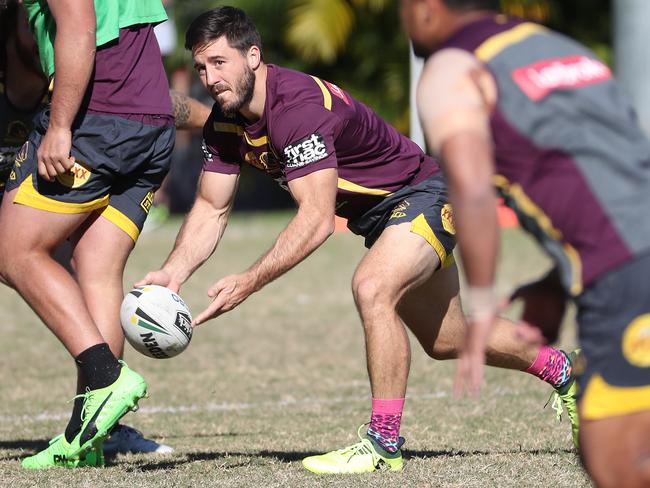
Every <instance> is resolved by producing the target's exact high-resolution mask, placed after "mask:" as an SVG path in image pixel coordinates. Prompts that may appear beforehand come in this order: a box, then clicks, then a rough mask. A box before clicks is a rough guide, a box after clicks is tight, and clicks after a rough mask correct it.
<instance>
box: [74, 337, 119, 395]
mask: <svg viewBox="0 0 650 488" xmlns="http://www.w3.org/2000/svg"><path fill="white" fill-rule="evenodd" d="M74 360H75V362H76V363H77V366H79V368H80V369H81V373H82V374H83V377H84V378H85V379H86V383H87V386H88V388H90V389H91V390H97V389H98V388H104V387H105V386H108V385H110V384H112V383H114V382H115V380H117V378H118V377H119V376H120V368H121V367H122V366H121V365H120V363H119V362H118V361H117V359H116V358H115V356H113V353H112V352H111V350H110V348H109V347H108V344H106V343H105V342H104V343H102V344H95V345H94V346H92V347H89V348H88V349H86V350H85V351H84V352H82V353H81V354H79V355H78V356H77V357H76V358H74Z"/></svg>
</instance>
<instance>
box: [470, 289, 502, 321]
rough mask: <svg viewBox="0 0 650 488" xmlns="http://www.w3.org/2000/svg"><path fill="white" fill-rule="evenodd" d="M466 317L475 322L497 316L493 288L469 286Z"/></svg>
mask: <svg viewBox="0 0 650 488" xmlns="http://www.w3.org/2000/svg"><path fill="white" fill-rule="evenodd" d="M466 296H467V306H466V314H467V316H468V317H469V318H470V319H472V320H475V321H482V320H487V319H490V318H492V317H494V316H495V315H496V314H497V299H496V291H495V290H494V286H492V285H490V286H470V287H468V288H467V293H466Z"/></svg>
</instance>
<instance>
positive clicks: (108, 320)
mask: <svg viewBox="0 0 650 488" xmlns="http://www.w3.org/2000/svg"><path fill="white" fill-rule="evenodd" d="M74 240H75V246H74V253H73V260H74V263H75V275H76V279H77V282H78V283H79V286H80V287H81V289H82V291H83V294H84V299H85V301H86V303H87V305H88V309H89V310H90V313H91V315H92V316H93V318H94V320H95V323H96V324H97V327H98V328H99V331H100V332H101V334H102V336H103V337H104V339H105V340H106V342H107V343H108V345H109V346H110V349H111V351H112V352H113V354H114V355H115V357H117V358H120V359H121V358H122V357H123V354H124V333H123V332H122V327H121V325H120V305H121V302H122V299H123V298H124V291H123V285H122V284H123V278H124V268H125V266H126V261H127V259H128V256H129V254H130V253H131V250H132V249H133V247H134V245H135V242H134V241H133V238H132V237H131V236H130V235H128V234H127V233H125V232H124V231H123V230H121V229H120V228H119V227H117V226H116V225H115V224H114V223H113V222H111V221H109V220H107V219H106V218H104V217H102V216H101V215H99V213H98V212H96V213H95V214H93V216H91V217H90V218H89V219H88V222H87V223H85V225H84V226H83V227H82V228H81V229H80V231H79V232H78V233H77V234H76V235H75V239H74ZM98 257H101V259H98ZM85 387H86V384H85V381H84V379H83V377H82V375H81V372H80V371H78V381H77V393H81V392H83V391H84V389H85ZM80 403H81V402H79V401H76V402H75V406H74V408H73V414H72V416H71V418H70V421H69V422H68V426H67V427H66V437H69V436H70V435H71V434H73V433H74V434H76V432H78V431H79V429H80V428H81V422H80V415H79V412H80V408H81V405H80ZM103 450H104V452H105V453H106V455H113V454H117V453H118V452H136V453H141V452H145V453H149V452H156V453H163V454H164V453H169V452H173V449H172V448H171V447H169V446H167V445H164V444H159V443H157V442H155V441H153V440H151V439H147V438H145V437H144V436H143V435H142V433H140V432H139V431H137V430H135V429H133V428H131V427H129V426H127V425H121V424H118V425H116V426H115V428H114V429H113V430H112V432H111V435H110V437H109V438H107V439H106V440H105V441H104V443H103Z"/></svg>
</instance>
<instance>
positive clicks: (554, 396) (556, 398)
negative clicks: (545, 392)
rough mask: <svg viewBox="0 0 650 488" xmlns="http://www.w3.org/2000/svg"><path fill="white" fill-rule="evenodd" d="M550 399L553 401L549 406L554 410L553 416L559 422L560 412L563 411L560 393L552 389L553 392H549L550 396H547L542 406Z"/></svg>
mask: <svg viewBox="0 0 650 488" xmlns="http://www.w3.org/2000/svg"><path fill="white" fill-rule="evenodd" d="M551 400H553V403H551V408H552V409H553V410H555V418H556V419H557V421H558V422H561V421H562V414H563V413H564V406H563V402H562V397H560V394H559V393H558V392H557V391H554V392H553V393H551V396H550V397H548V400H547V401H546V403H545V404H544V408H546V407H547V406H548V404H549V403H550V402H551Z"/></svg>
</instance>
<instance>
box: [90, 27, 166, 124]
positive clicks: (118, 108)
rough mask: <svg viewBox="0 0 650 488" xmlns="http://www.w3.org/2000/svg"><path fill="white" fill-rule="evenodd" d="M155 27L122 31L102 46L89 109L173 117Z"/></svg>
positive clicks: (97, 59) (96, 58)
mask: <svg viewBox="0 0 650 488" xmlns="http://www.w3.org/2000/svg"><path fill="white" fill-rule="evenodd" d="M153 28H154V26H153V25H152V24H139V25H132V26H130V27H126V28H124V29H120V37H119V39H116V40H115V41H111V42H110V43H108V44H105V45H103V46H100V47H99V48H98V49H97V54H96V56H95V70H94V72H93V77H92V79H91V81H90V83H89V91H90V101H89V103H88V109H89V110H90V111H93V112H108V113H113V114H150V115H172V113H173V112H172V104H171V100H170V98H169V84H168V83H167V75H166V74H165V69H164V67H163V64H162V60H161V58H160V47H159V46H158V41H157V40H156V36H155V34H154V29H153Z"/></svg>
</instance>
